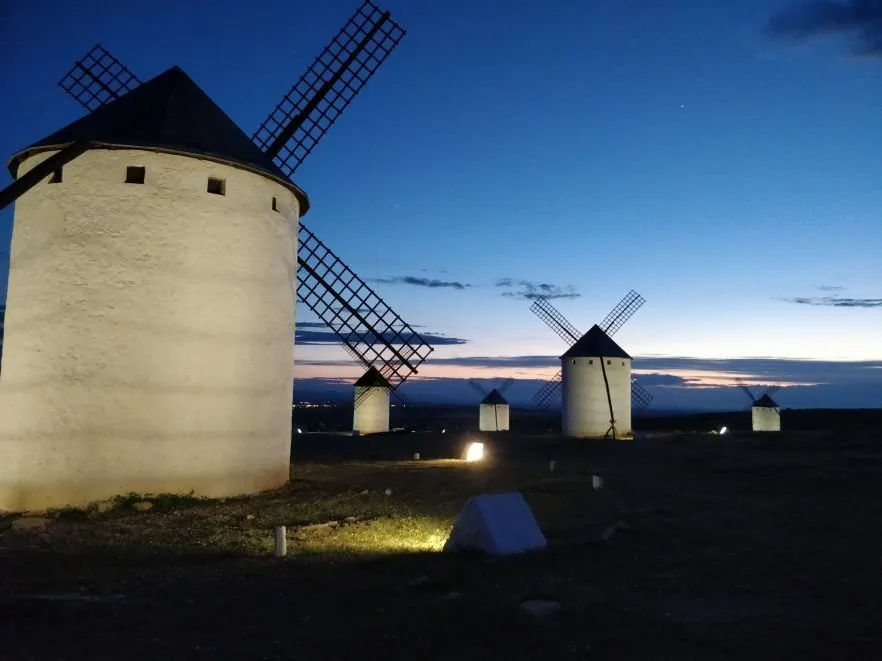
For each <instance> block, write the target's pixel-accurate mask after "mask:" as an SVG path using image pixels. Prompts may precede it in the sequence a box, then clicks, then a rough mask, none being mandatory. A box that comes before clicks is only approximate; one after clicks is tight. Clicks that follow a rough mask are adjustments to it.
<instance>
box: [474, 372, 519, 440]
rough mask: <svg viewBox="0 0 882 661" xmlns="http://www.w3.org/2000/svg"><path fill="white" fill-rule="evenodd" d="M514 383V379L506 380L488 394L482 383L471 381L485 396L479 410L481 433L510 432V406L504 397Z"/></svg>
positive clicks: (479, 428)
mask: <svg viewBox="0 0 882 661" xmlns="http://www.w3.org/2000/svg"><path fill="white" fill-rule="evenodd" d="M512 383H514V379H506V380H505V381H503V382H502V383H501V384H499V386H498V387H496V388H493V390H491V391H489V392H488V391H487V389H486V388H484V386H482V385H481V384H480V383H478V382H477V381H475V380H474V379H469V385H470V386H471V387H472V388H474V389H475V390H476V391H477V392H478V393H480V394H481V395H482V396H483V399H482V400H481V404H480V407H479V408H478V430H479V431H508V430H509V406H508V401H506V399H505V397H504V396H503V395H504V394H505V391H506V390H508V389H509V388H510V387H511V384H512Z"/></svg>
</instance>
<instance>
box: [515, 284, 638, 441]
mask: <svg viewBox="0 0 882 661" xmlns="http://www.w3.org/2000/svg"><path fill="white" fill-rule="evenodd" d="M644 302H645V301H644V299H643V297H642V296H640V295H639V294H638V293H637V292H635V291H631V292H629V293H628V295H627V296H625V298H623V299H622V300H621V301H620V302H619V304H618V305H616V307H615V308H613V310H612V311H611V312H610V313H609V314H608V315H607V316H606V318H605V319H604V320H603V321H602V322H601V323H600V325H597V324H595V325H594V326H592V327H591V329H590V330H589V331H588V332H587V333H585V334H584V335H582V334H581V333H579V331H578V330H576V328H575V326H573V325H572V324H571V323H570V322H569V321H567V319H566V318H565V317H564V316H563V315H562V314H561V313H560V312H559V311H558V310H557V309H556V308H555V307H554V306H553V305H551V303H549V302H548V300H546V299H545V298H542V297H539V298H537V299H536V300H535V301H534V302H533V304H532V305H531V306H530V310H531V311H532V312H533V313H534V314H536V316H538V317H539V318H540V319H542V320H543V321H544V322H545V323H546V324H548V326H549V327H550V328H551V329H552V330H553V331H554V332H555V333H557V334H558V335H559V336H560V337H561V338H562V339H563V340H564V341H566V342H567V344H568V345H569V349H568V350H567V351H566V353H564V354H563V355H562V356H561V371H560V372H558V373H557V374H556V375H555V376H554V377H553V378H552V379H551V380H550V381H548V382H547V383H546V384H545V385H544V386H543V387H542V388H541V389H540V390H539V392H538V393H537V394H536V396H535V398H534V401H535V402H536V404H537V405H538V406H540V407H543V408H544V407H547V406H548V405H549V403H550V401H551V399H552V398H553V397H554V396H555V395H556V394H557V392H558V391H560V390H562V406H561V429H562V431H563V434H564V436H572V437H576V438H582V437H607V436H611V437H613V438H616V437H618V436H627V435H629V434H631V407H632V400H633V401H634V402H636V405H637V406H638V408H640V409H643V408H646V407H647V406H649V404H650V402H651V401H652V395H650V394H649V393H648V392H647V391H646V390H645V389H644V388H643V387H642V386H640V384H638V383H637V382H636V380H635V379H634V378H633V377H632V376H631V356H629V355H628V354H627V352H625V350H624V349H622V348H621V347H620V346H619V345H618V344H616V343H615V342H614V341H613V340H612V336H613V335H614V334H615V333H616V332H617V331H618V330H619V329H620V328H621V327H622V326H623V325H624V324H625V322H626V321H627V320H628V319H630V318H631V316H632V315H633V314H634V313H635V312H636V311H637V310H638V309H639V308H640V307H641V306H642V305H643V303H644ZM561 386H562V388H561Z"/></svg>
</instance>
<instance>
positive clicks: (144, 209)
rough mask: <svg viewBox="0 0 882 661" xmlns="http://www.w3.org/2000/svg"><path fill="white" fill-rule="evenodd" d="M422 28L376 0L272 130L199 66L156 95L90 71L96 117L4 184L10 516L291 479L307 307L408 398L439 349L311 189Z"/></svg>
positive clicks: (87, 89)
mask: <svg viewBox="0 0 882 661" xmlns="http://www.w3.org/2000/svg"><path fill="white" fill-rule="evenodd" d="M403 35H404V31H403V30H402V29H401V28H400V26H398V25H397V23H395V22H394V21H392V20H391V18H390V15H389V12H382V11H380V10H379V9H378V8H377V7H375V6H374V5H373V4H372V3H371V2H369V0H366V1H365V2H364V3H363V4H362V5H361V7H360V8H359V9H358V10H357V11H356V13H355V14H354V15H353V16H352V17H351V18H350V20H349V21H348V22H347V23H346V25H344V27H343V29H341V30H340V32H339V33H338V34H337V36H336V37H335V39H334V40H333V41H332V43H331V44H330V45H329V46H328V47H326V48H325V49H324V51H323V52H322V54H321V55H319V57H317V58H316V59H315V61H314V62H313V63H312V65H311V66H310V67H309V69H308V71H307V73H306V74H304V75H303V76H301V78H300V80H299V82H298V83H297V84H296V85H295V86H294V87H292V89H291V90H290V91H289V92H288V93H287V94H286V95H285V97H284V98H283V99H282V101H281V102H280V103H279V104H278V106H277V107H276V108H275V109H274V110H273V112H272V113H270V115H269V117H268V118H267V120H266V121H265V122H264V123H263V124H262V125H261V127H260V128H259V129H258V131H257V133H256V134H255V135H254V136H253V137H251V138H249V137H248V136H247V135H246V134H245V133H244V132H242V130H241V129H240V128H239V127H237V126H236V125H235V123H233V121H232V120H231V119H230V118H229V117H228V116H227V115H226V114H225V113H224V112H223V111H222V110H221V109H220V108H219V107H218V106H217V105H215V103H214V102H213V101H212V100H211V99H210V98H209V97H208V96H207V95H206V94H205V93H204V92H203V91H202V90H201V89H199V87H198V86H197V85H196V84H195V83H194V82H193V81H192V80H191V79H190V78H189V77H188V76H187V75H186V74H185V73H184V72H183V71H181V70H180V69H179V68H177V67H174V68H172V69H169V70H168V71H166V72H165V73H163V74H161V75H159V76H157V77H155V78H153V79H151V80H149V81H147V82H145V83H143V84H141V82H140V81H139V80H138V78H137V77H135V76H134V74H132V73H131V72H130V71H129V70H128V69H127V68H126V67H125V66H123V65H122V64H121V63H120V62H119V61H118V60H116V58H114V57H113V56H111V55H110V54H109V53H107V51H105V50H104V49H103V48H101V47H100V46H96V47H95V48H94V49H93V50H92V51H90V53H89V54H88V55H87V56H86V57H85V58H84V59H83V60H81V61H78V62H77V63H76V64H75V66H74V67H73V68H72V69H71V71H70V72H68V74H67V75H66V76H65V78H64V79H63V80H62V81H61V83H60V84H61V86H62V87H63V88H64V89H65V91H67V92H68V93H69V94H71V95H72V96H73V97H74V98H75V99H76V100H77V101H79V102H80V103H81V104H82V105H83V106H85V107H86V109H87V110H89V111H90V112H91V114H90V115H87V116H86V117H83V118H82V119H80V120H78V121H76V122H74V123H72V124H70V125H69V126H67V127H65V128H63V129H61V130H60V131H57V132H56V133H54V134H52V135H51V136H49V137H47V138H45V139H43V140H41V141H39V142H36V143H34V144H32V145H31V146H29V147H26V148H25V149H22V150H20V151H19V152H17V153H16V154H14V155H13V156H12V159H11V161H10V170H11V172H12V174H13V176H14V177H16V180H15V181H14V182H13V183H12V184H11V185H9V186H8V187H7V188H6V189H4V190H2V191H0V209H2V208H4V207H5V206H7V205H9V204H11V203H13V202H15V203H16V204H15V215H14V228H13V238H12V247H11V254H10V277H9V288H8V296H7V307H8V314H7V316H6V320H5V321H6V327H5V329H4V330H5V338H4V339H5V347H4V348H5V351H4V352H3V354H4V355H3V366H2V367H3V369H2V378H0V449H2V452H0V454H2V457H3V461H2V462H0V509H10V510H17V509H18V510H20V509H44V508H48V507H53V506H61V505H81V504H84V503H87V502H89V501H91V500H96V499H102V498H107V497H109V496H112V495H115V494H119V493H125V492H128V491H138V492H153V493H159V492H179V493H180V492H195V493H196V494H198V495H200V496H228V495H236V494H241V493H249V492H255V491H260V490H263V489H269V488H273V487H277V486H280V485H281V484H283V483H285V482H286V481H287V479H288V473H289V461H290V444H291V400H292V387H291V386H292V377H293V375H292V370H291V368H292V365H293V337H294V315H295V309H294V302H295V299H296V298H300V299H301V300H303V301H304V302H305V303H306V305H307V306H308V307H310V309H312V310H313V312H315V313H316V314H317V315H318V316H319V317H320V318H321V319H322V320H323V321H324V322H325V323H326V324H327V325H328V326H329V327H330V328H331V329H332V330H333V331H334V332H335V333H336V334H337V336H338V337H339V338H340V339H341V341H342V342H343V343H344V345H345V346H346V348H347V349H348V350H349V351H350V352H351V353H353V355H355V356H356V357H357V358H358V359H359V360H361V362H362V363H363V364H366V366H370V365H371V364H372V363H373V361H375V360H376V361H378V362H381V361H384V357H385V356H387V355H389V354H390V353H391V354H393V355H395V356H396V358H395V361H394V362H391V361H389V362H388V363H387V365H388V366H389V372H390V374H389V375H387V379H393V380H394V382H395V385H396V386H397V385H400V383H401V382H403V380H404V379H406V378H407V376H409V375H410V374H412V373H415V371H416V367H417V366H418V365H419V364H420V363H421V362H422V361H423V360H425V357H426V356H427V355H428V353H429V352H431V347H429V346H428V345H426V344H425V343H424V342H422V340H421V338H419V336H417V335H416V334H415V333H413V334H410V335H407V337H406V338H405V337H403V336H402V335H401V334H400V333H399V334H395V335H393V336H392V337H391V339H389V338H388V334H387V332H386V328H387V326H388V319H389V318H390V317H388V316H387V314H388V313H389V312H390V311H389V309H388V306H385V304H384V303H382V300H381V299H379V297H378V296H376V294H375V293H374V292H373V290H371V289H370V287H368V286H367V285H366V283H364V281H363V280H361V279H360V278H358V277H357V276H356V275H355V274H354V273H352V271H351V269H348V267H345V265H343V264H342V262H341V261H340V260H339V258H337V257H336V255H334V254H333V253H332V252H331V251H330V250H329V249H328V248H327V247H326V246H325V245H324V244H323V243H322V242H321V241H320V240H318V238H317V237H316V236H315V234H314V233H312V232H311V231H309V230H308V229H307V228H306V226H305V225H303V224H302V223H300V222H299V221H300V217H301V216H302V215H304V214H305V213H306V211H307V210H308V207H309V202H308V199H307V197H306V195H305V194H304V193H303V191H302V190H300V188H299V187H298V186H297V185H296V184H294V183H293V182H292V181H291V180H290V177H291V175H292V174H293V172H294V171H295V170H296V168H297V167H298V166H299V165H300V164H301V163H302V162H303V160H304V159H305V158H306V157H307V156H308V155H309V154H310V153H311V151H312V150H313V148H314V147H315V146H316V144H317V143H318V142H319V141H320V140H321V138H322V136H324V135H325V133H326V132H327V130H328V129H329V127H330V126H331V125H332V124H333V123H334V122H335V121H336V119H338V117H339V116H340V113H342V112H343V110H345V108H346V107H347V106H348V105H349V103H350V102H351V101H352V99H353V98H354V97H355V96H356V95H357V94H358V93H359V91H360V90H361V89H362V88H363V87H364V85H365V84H366V83H367V81H368V80H369V79H370V78H371V76H372V75H373V74H374V73H375V71H376V70H377V68H378V67H379V66H380V65H381V64H382V63H383V62H384V61H385V59H386V57H387V56H388V55H389V53H390V52H391V51H392V49H394V48H395V46H397V44H398V42H399V41H400V40H401V38H402V37H403ZM344 267H345V268H344ZM295 287H296V289H295ZM332 303H334V304H336V309H335V308H334V306H333V305H332ZM362 306H364V307H366V308H368V309H369V310H370V318H367V317H366V316H365V315H363V314H361V313H360V312H358V310H359V309H361V307H362ZM396 319H398V318H397V317H396ZM398 321H400V319H398ZM396 323H397V322H396ZM353 337H356V338H361V340H358V339H356V340H353V339H352V338H353ZM377 338H380V340H382V341H380V342H379V345H380V347H379V349H377V348H375V345H374V343H373V342H374V340H376V339H377ZM356 342H361V343H362V344H361V345H359V344H356ZM365 344H366V346H367V348H365ZM401 345H404V346H401ZM402 355H403V356H405V358H406V360H405V361H404V362H401V360H400V358H398V356H402ZM387 365H384V369H385V368H386V367H387Z"/></svg>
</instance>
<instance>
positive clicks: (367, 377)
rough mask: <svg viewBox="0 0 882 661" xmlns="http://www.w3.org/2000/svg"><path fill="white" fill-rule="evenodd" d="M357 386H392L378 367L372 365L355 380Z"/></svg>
mask: <svg viewBox="0 0 882 661" xmlns="http://www.w3.org/2000/svg"><path fill="white" fill-rule="evenodd" d="M355 387H356V388H390V389H391V388H392V386H391V385H389V382H388V381H387V380H386V378H385V377H384V376H383V375H382V374H380V372H379V371H378V370H377V368H376V367H371V368H370V369H369V370H368V371H367V372H365V373H364V374H362V375H361V378H360V379H359V380H358V381H356V382H355Z"/></svg>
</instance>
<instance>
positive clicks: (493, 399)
mask: <svg viewBox="0 0 882 661" xmlns="http://www.w3.org/2000/svg"><path fill="white" fill-rule="evenodd" d="M481 404H490V405H492V406H499V405H501V404H508V401H506V399H505V397H503V396H502V393H501V392H499V391H498V390H497V389H496V388H494V389H493V390H491V391H490V392H489V393H487V396H486V397H485V398H484V399H483V400H481Z"/></svg>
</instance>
